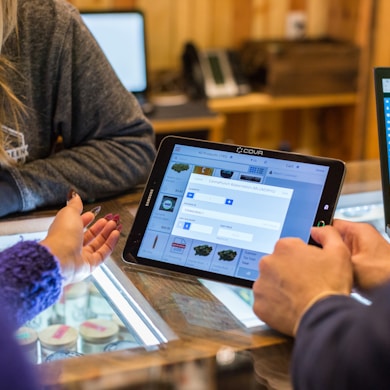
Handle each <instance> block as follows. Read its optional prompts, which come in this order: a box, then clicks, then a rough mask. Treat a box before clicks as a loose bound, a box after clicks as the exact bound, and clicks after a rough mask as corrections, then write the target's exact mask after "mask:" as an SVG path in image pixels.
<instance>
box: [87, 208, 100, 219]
mask: <svg viewBox="0 0 390 390" xmlns="http://www.w3.org/2000/svg"><path fill="white" fill-rule="evenodd" d="M101 209H102V206H96V207H94V208H93V209H92V210H89V211H90V212H91V213H92V214H93V215H94V216H95V217H96V216H97V215H98V214H99V213H100V211H101Z"/></svg>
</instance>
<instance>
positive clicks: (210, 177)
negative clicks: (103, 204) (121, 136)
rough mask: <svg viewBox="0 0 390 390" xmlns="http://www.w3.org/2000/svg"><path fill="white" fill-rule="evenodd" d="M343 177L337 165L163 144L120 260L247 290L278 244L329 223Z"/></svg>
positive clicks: (171, 141) (174, 141) (179, 142)
mask: <svg viewBox="0 0 390 390" xmlns="http://www.w3.org/2000/svg"><path fill="white" fill-rule="evenodd" d="M343 176H344V163H342V162H341V161H339V160H331V159H325V158H318V157H312V156H303V155H298V154H292V153H286V152H278V151H269V150H262V149H254V148H248V147H242V146H236V145H225V144H217V143H210V142H205V141H199V140H191V139H183V138H180V137H168V138H167V139H165V140H164V142H163V143H162V145H161V148H160V150H159V153H158V156H157V159H156V162H155V165H154V168H153V170H152V173H151V176H150V178H149V181H148V184H147V186H146V189H145V193H144V196H143V199H142V201H141V203H140V207H139V210H138V213H137V216H136V219H135V222H134V226H133V229H132V232H131V233H130V236H129V239H128V242H127V244H126V248H125V251H124V259H125V260H126V261H130V262H136V263H139V264H143V265H151V266H154V267H158V268H163V269H168V270H172V271H178V272H184V273H187V274H192V275H196V276H199V277H203V278H206V279H207V278H209V279H213V280H219V281H225V282H228V283H232V284H238V285H242V286H251V285H252V283H253V281H254V280H255V279H256V278H257V277H258V276H259V270H258V264H259V261H260V260H261V258H262V257H263V256H264V255H265V254H269V253H271V252H272V251H273V248H274V245H275V243H276V241H277V240H278V239H279V238H280V237H286V236H289V237H300V238H301V239H302V240H304V241H305V242H309V241H310V229H311V227H312V226H313V225H324V224H329V223H330V222H331V220H332V216H333V213H334V208H335V205H336V202H337V198H338V195H339V192H340V187H341V183H342V179H343Z"/></svg>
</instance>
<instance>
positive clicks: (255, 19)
mask: <svg viewBox="0 0 390 390" xmlns="http://www.w3.org/2000/svg"><path fill="white" fill-rule="evenodd" d="M338 1H339V0H158V1H156V0H71V2H72V3H73V4H75V5H76V6H77V7H79V8H80V9H90V8H96V9H104V8H114V7H118V8H131V7H135V8H139V9H141V10H142V11H144V12H145V15H146V23H147V27H146V28H147V38H148V46H149V50H148V51H149V66H150V71H151V72H154V71H157V70H165V69H177V68H178V66H179V65H180V55H181V51H182V49H183V45H184V43H185V42H187V41H189V40H192V41H194V42H195V43H196V44H197V45H198V46H199V47H200V48H206V47H233V48H234V47H238V46H239V45H240V44H241V43H242V42H243V41H244V40H247V39H270V38H283V37H284V36H285V31H286V17H287V15H288V12H289V11H297V10H299V11H303V12H305V13H306V17H307V26H308V36H309V37H310V36H312V37H318V36H322V35H325V34H326V31H327V29H328V8H329V7H330V6H331V5H332V2H336V3H337V2H338ZM343 1H347V3H348V5H349V6H351V4H352V3H355V2H356V1H357V0H343ZM361 1H364V0H361ZM343 9H344V10H345V9H347V11H348V12H346V13H347V15H353V13H352V11H349V8H348V7H347V8H343ZM335 12H336V11H335ZM333 16H334V15H333ZM336 20H338V19H336ZM342 22H345V20H342ZM340 23H341V22H340Z"/></svg>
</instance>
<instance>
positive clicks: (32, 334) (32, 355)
mask: <svg viewBox="0 0 390 390" xmlns="http://www.w3.org/2000/svg"><path fill="white" fill-rule="evenodd" d="M15 338H16V340H17V342H18V343H19V345H20V346H21V347H22V350H23V351H24V352H25V354H26V356H27V359H28V360H29V361H30V362H32V363H37V362H38V333H37V332H36V331H35V330H34V329H32V328H29V327H27V326H22V327H21V328H19V329H18V330H17V331H16V333H15Z"/></svg>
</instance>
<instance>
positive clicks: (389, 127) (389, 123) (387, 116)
mask: <svg viewBox="0 0 390 390" xmlns="http://www.w3.org/2000/svg"><path fill="white" fill-rule="evenodd" d="M382 88H383V108H384V112H383V115H384V120H385V126H386V139H387V140H388V141H387V156H388V166H389V173H390V157H389V156H390V79H382Z"/></svg>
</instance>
